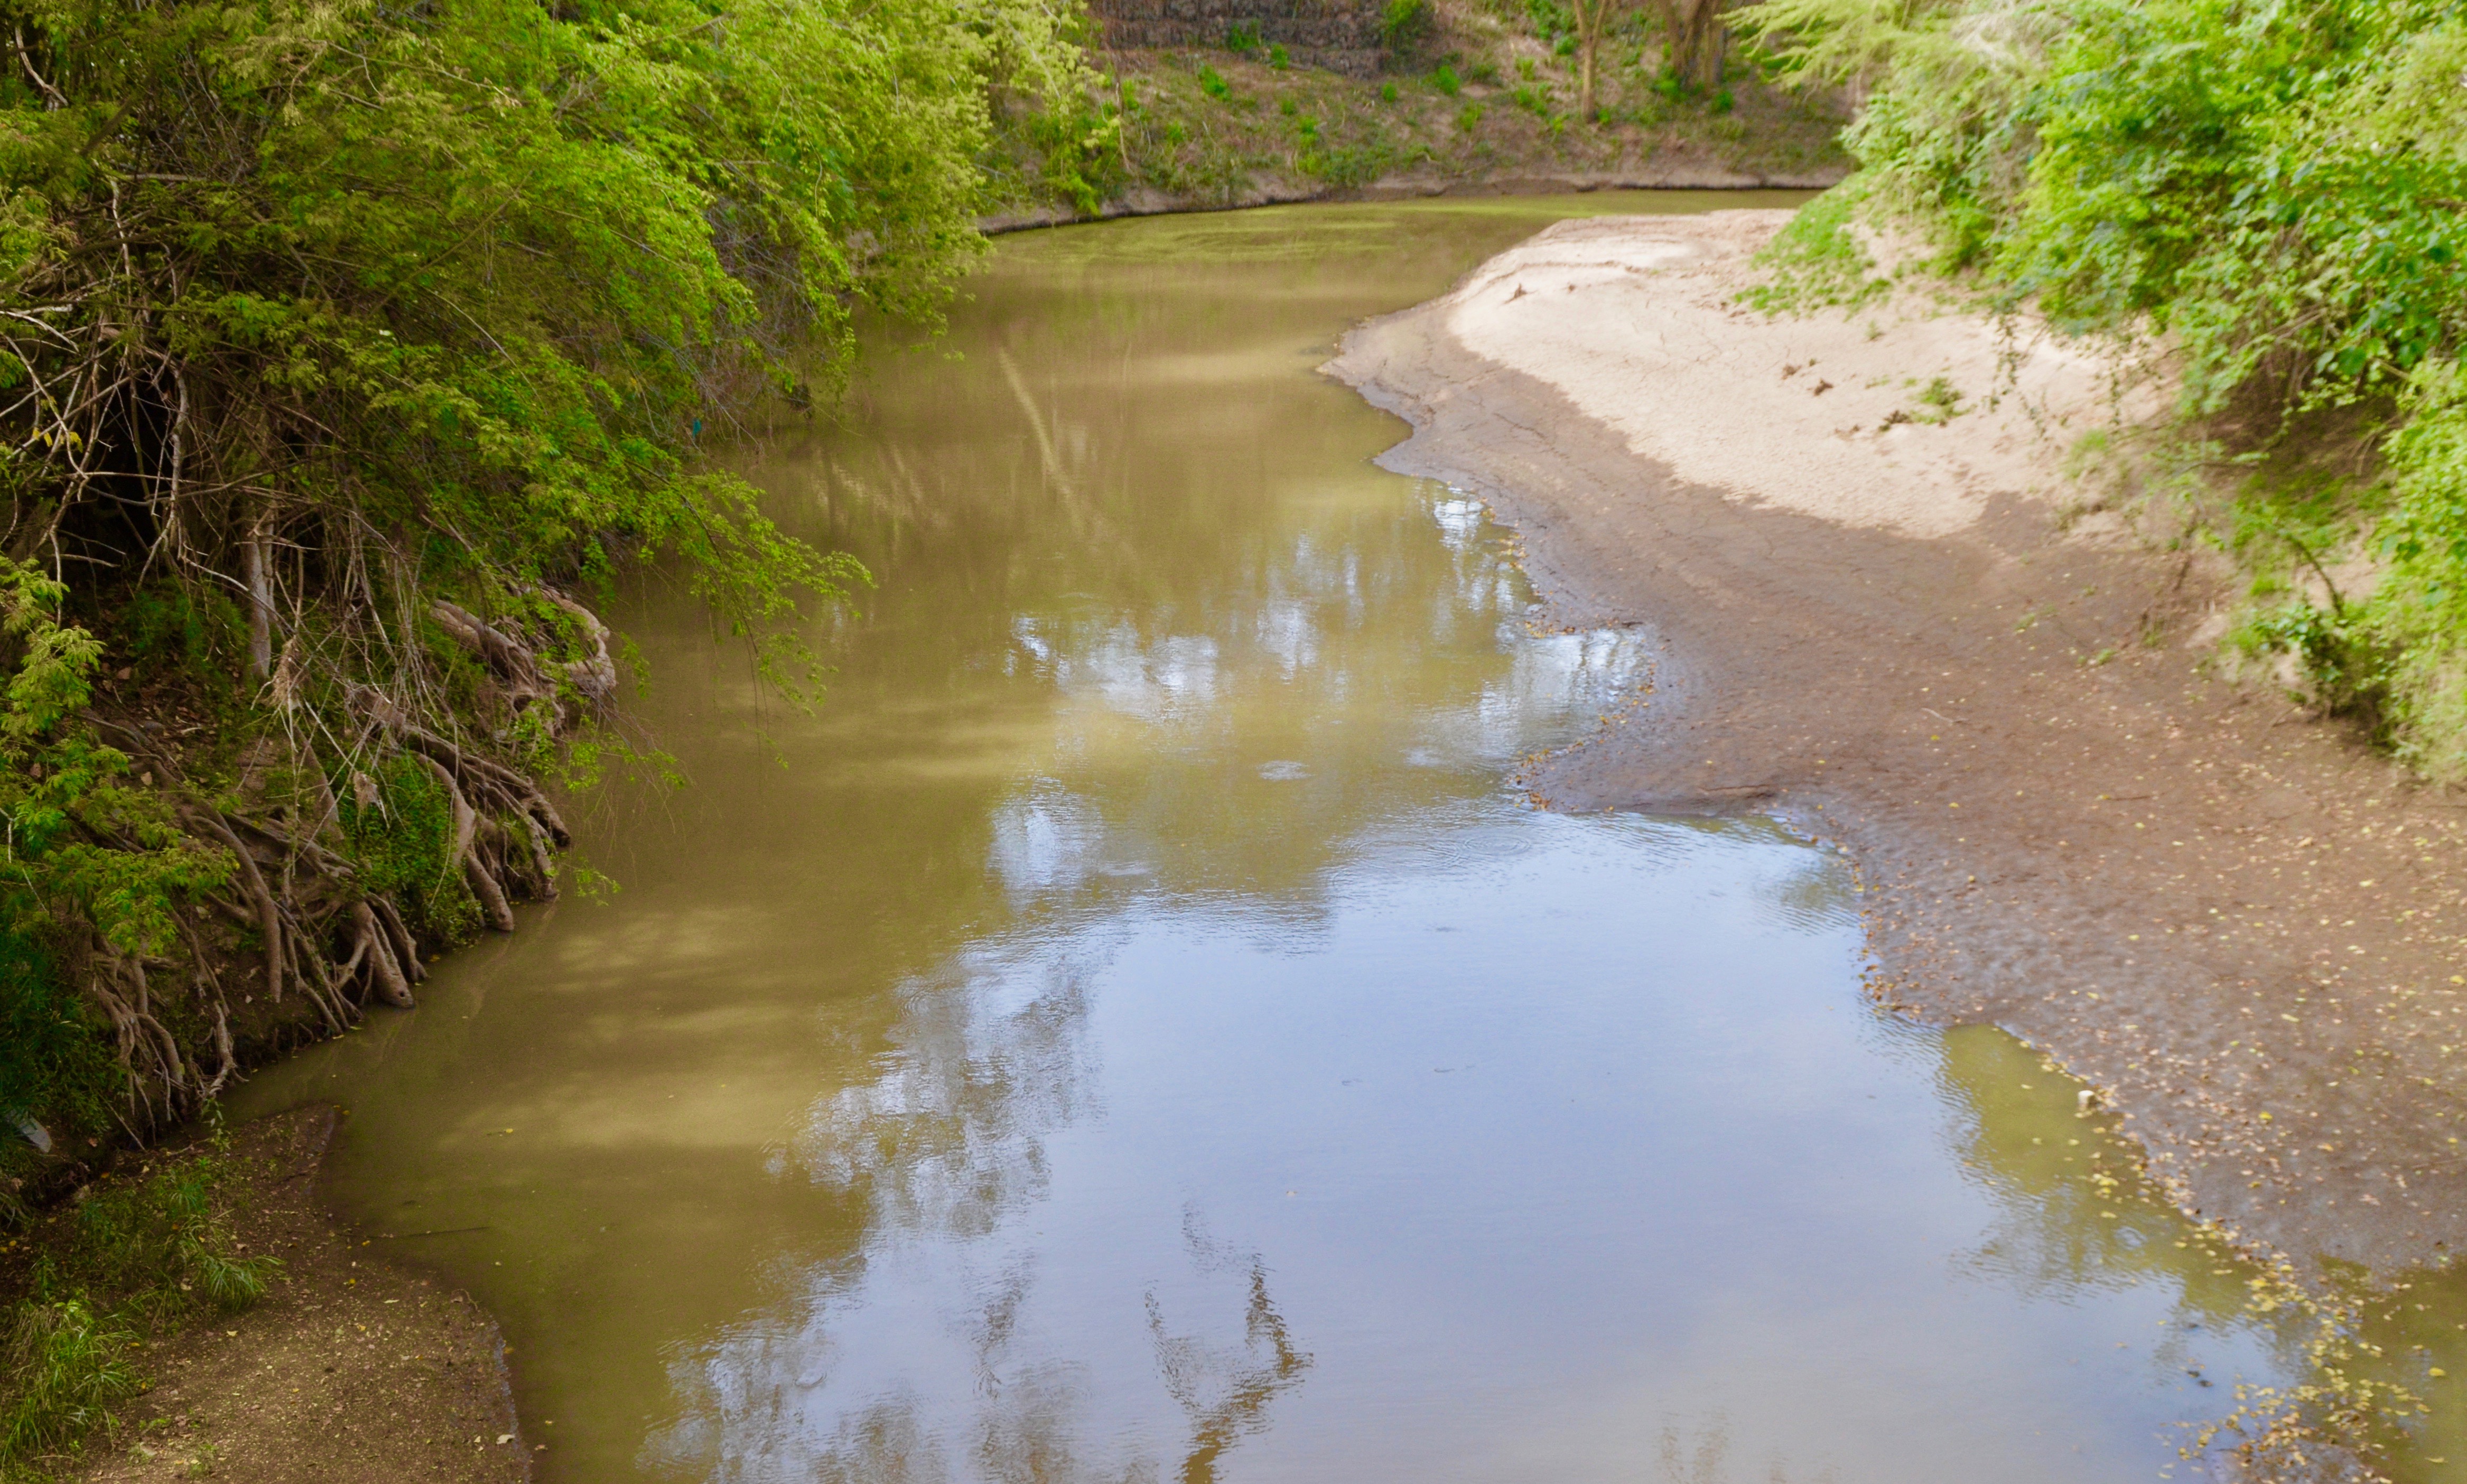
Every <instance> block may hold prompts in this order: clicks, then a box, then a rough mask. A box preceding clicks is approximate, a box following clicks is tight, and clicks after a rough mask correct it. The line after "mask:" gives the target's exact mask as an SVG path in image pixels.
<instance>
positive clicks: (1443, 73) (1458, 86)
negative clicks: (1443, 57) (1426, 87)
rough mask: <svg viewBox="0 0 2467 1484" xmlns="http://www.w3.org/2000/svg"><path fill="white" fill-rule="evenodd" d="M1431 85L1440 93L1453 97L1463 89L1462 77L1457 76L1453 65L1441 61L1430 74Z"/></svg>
mask: <svg viewBox="0 0 2467 1484" xmlns="http://www.w3.org/2000/svg"><path fill="white" fill-rule="evenodd" d="M1431 86H1433V87H1435V88H1437V89H1438V90H1439V92H1440V93H1441V94H1442V95H1444V96H1446V97H1448V98H1454V97H1456V96H1457V95H1458V94H1459V93H1461V92H1463V91H1464V79H1461V78H1460V77H1458V76H1457V70H1456V69H1455V68H1454V67H1451V66H1449V65H1448V64H1447V63H1445V62H1441V63H1439V65H1438V68H1437V70H1436V71H1434V72H1433V73H1432V74H1431Z"/></svg>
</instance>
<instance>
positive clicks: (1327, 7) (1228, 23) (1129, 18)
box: [1088, 0, 1386, 78]
mask: <svg viewBox="0 0 2467 1484" xmlns="http://www.w3.org/2000/svg"><path fill="white" fill-rule="evenodd" d="M1385 10H1386V7H1385V5H1384V4H1383V3H1382V0H1089V6H1088V11H1089V13H1090V14H1091V15H1093V16H1095V17H1096V18H1097V21H1098V25H1099V26H1101V27H1102V28H1103V30H1104V36H1105V45H1106V46H1107V47H1109V48H1112V49H1114V50H1116V51H1130V50H1152V49H1156V48H1163V47H1172V48H1200V47H1222V46H1223V45H1225V38H1226V36H1227V34H1229V33H1231V32H1232V30H1233V27H1234V26H1235V25H1236V24H1237V23H1240V22H1243V21H1248V22H1250V23H1251V25H1253V26H1254V27H1256V29H1257V31H1258V34H1259V39H1260V41H1261V42H1263V43H1275V44H1277V45H1280V46H1282V47H1283V48H1284V49H1285V50H1286V52H1288V53H1289V54H1291V56H1292V57H1293V59H1294V61H1295V62H1296V63H1298V64H1300V65H1301V66H1304V67H1324V68H1326V69H1327V70H1328V71H1330V72H1342V73H1347V74H1350V75H1351V76H1354V77H1357V78H1359V77H1368V76H1369V74H1371V73H1373V72H1376V71H1378V69H1379V56H1380V52H1379V20H1380V16H1381V14H1382V13H1383V12H1384V11H1385Z"/></svg>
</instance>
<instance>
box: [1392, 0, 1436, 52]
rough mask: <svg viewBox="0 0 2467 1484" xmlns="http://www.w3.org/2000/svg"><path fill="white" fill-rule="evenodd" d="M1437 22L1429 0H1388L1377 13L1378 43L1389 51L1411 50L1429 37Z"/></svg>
mask: <svg viewBox="0 0 2467 1484" xmlns="http://www.w3.org/2000/svg"><path fill="white" fill-rule="evenodd" d="M1436 25H1437V20H1436V18H1435V17H1434V16H1433V14H1432V12H1431V0H1388V8H1387V9H1386V10H1385V11H1381V12H1380V14H1379V44H1380V45H1381V46H1382V47H1385V48H1386V49H1387V50H1388V51H1390V52H1391V53H1396V52H1406V51H1411V50H1412V49H1413V48H1415V47H1416V46H1418V45H1420V44H1421V43H1422V42H1423V41H1425V40H1427V39H1428V38H1429V37H1430V34H1431V32H1432V30H1433V29H1434V28H1435V27H1436Z"/></svg>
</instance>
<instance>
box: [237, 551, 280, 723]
mask: <svg viewBox="0 0 2467 1484" xmlns="http://www.w3.org/2000/svg"><path fill="white" fill-rule="evenodd" d="M270 520H271V517H269V516H267V515H265V514H263V513H260V514H259V516H258V518H257V520H256V521H255V522H254V523H252V524H251V525H250V527H249V528H248V535H247V537H246V538H245V539H244V540H243V541H242V543H241V546H240V552H241V557H242V559H243V560H244V561H245V562H246V563H247V565H248V673H249V674H250V675H251V676H253V677H255V678H256V679H257V680H259V681H260V682H263V681H267V680H271V679H273V677H274V573H272V572H271V571H269V570H268V569H269V568H270V567H271V565H272V563H271V560H270V557H271V553H270V552H269V551H268V550H267V548H269V547H270V546H272V545H273V541H272V538H271V537H270V536H269V534H268V532H267V530H266V527H267V525H268V524H269V523H270Z"/></svg>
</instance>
